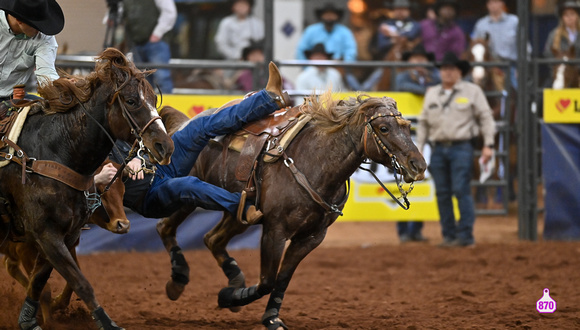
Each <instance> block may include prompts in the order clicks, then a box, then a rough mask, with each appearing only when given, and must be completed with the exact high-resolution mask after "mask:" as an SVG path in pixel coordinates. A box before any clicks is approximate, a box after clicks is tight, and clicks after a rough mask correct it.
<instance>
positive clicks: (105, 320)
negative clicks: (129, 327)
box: [91, 307, 125, 330]
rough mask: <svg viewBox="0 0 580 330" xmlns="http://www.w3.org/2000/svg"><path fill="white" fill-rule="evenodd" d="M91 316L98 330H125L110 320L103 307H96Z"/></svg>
mask: <svg viewBox="0 0 580 330" xmlns="http://www.w3.org/2000/svg"><path fill="white" fill-rule="evenodd" d="M91 315H92V316H93V320H95V322H97V328H99V330H125V328H121V327H120V326H118V325H117V324H116V323H115V322H114V321H113V320H111V318H110V317H109V315H107V313H106V312H105V310H104V309H103V307H98V308H97V309H95V310H94V311H93V312H92V313H91Z"/></svg>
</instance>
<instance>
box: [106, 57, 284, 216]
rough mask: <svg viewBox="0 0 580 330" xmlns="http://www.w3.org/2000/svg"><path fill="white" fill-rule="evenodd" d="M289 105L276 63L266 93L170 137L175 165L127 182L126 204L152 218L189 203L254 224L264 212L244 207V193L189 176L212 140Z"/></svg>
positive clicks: (192, 123) (123, 154) (191, 123)
mask: <svg viewBox="0 0 580 330" xmlns="http://www.w3.org/2000/svg"><path fill="white" fill-rule="evenodd" d="M289 101H290V100H289V99H288V97H287V94H286V93H283V92H282V77H281V76H280V72H279V71H278V68H276V66H275V65H274V64H273V63H272V64H270V76H269V80H268V83H267V85H266V88H265V89H263V90H261V91H259V92H257V93H255V94H253V95H251V96H249V97H248V98H245V99H244V100H242V101H241V102H240V103H239V104H236V105H233V106H230V107H226V108H223V109H222V110H221V111H219V112H216V113H215V114H213V115H208V116H203V117H198V118H197V119H196V120H191V121H188V122H187V125H185V127H183V128H181V129H180V130H179V131H177V132H176V133H174V134H173V136H172V137H171V138H172V139H173V142H174V145H175V150H174V152H173V155H172V156H171V164H168V165H158V166H157V170H156V172H155V174H154V175H152V174H144V173H143V172H140V174H141V175H140V176H134V177H133V179H136V181H137V182H136V183H134V184H126V186H125V198H124V200H123V204H124V205H125V206H127V207H130V208H131V209H132V210H133V211H135V212H137V213H139V214H141V215H143V216H144V217H148V218H160V217H167V216H169V215H171V214H172V213H173V212H175V211H177V210H179V209H180V208H181V207H183V206H185V205H192V206H199V207H203V208H204V209H207V210H227V211H228V212H230V213H232V214H237V215H238V216H240V217H242V218H243V219H244V220H246V221H248V222H250V223H255V222H256V221H258V220H259V219H260V218H261V217H262V213H261V212H260V211H259V210H257V209H256V207H255V206H254V205H251V203H248V202H246V203H245V204H241V203H240V198H241V194H240V193H239V192H235V193H232V192H229V191H227V190H225V189H222V188H220V187H217V186H214V185H211V184H209V183H206V182H203V181H201V180H200V179H198V178H197V177H194V176H189V171H190V170H191V168H192V167H193V165H194V163H195V161H196V159H197V157H198V156H199V153H200V152H201V151H202V149H203V148H204V147H205V146H206V145H207V143H208V142H209V140H210V139H211V138H214V137H216V136H220V135H225V134H229V133H232V132H236V131H238V130H239V129H241V127H242V126H243V125H244V124H246V123H248V122H251V121H255V120H258V119H260V118H262V117H264V116H266V115H268V114H271V113H273V112H274V111H276V110H278V109H280V108H281V107H285V106H286V105H288V104H289ZM128 148H130V147H128V146H127V145H125V147H124V148H122V149H121V150H120V151H121V153H120V154H119V153H116V151H117V150H116V149H115V150H114V153H113V159H114V160H116V161H119V160H120V159H124V157H126V156H127V152H128ZM135 165H140V163H139V162H137V164H135ZM133 169H134V168H133ZM238 208H239V209H240V210H238Z"/></svg>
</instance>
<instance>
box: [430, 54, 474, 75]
mask: <svg viewBox="0 0 580 330" xmlns="http://www.w3.org/2000/svg"><path fill="white" fill-rule="evenodd" d="M442 66H455V67H457V68H458V69H459V70H461V75H462V76H464V77H465V75H467V73H469V70H471V64H469V62H467V61H465V60H460V59H459V58H457V55H455V53H454V52H447V53H445V55H443V60H441V62H439V63H437V65H436V67H438V68H441V67H442Z"/></svg>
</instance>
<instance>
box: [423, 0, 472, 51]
mask: <svg viewBox="0 0 580 330" xmlns="http://www.w3.org/2000/svg"><path fill="white" fill-rule="evenodd" d="M434 9H435V14H436V15H437V18H436V19H435V20H431V19H426V20H423V21H421V38H422V40H423V45H424V46H425V49H427V51H429V52H433V53H434V54H435V59H436V60H437V61H441V60H442V59H443V55H444V54H445V53H446V52H448V51H451V52H453V53H455V55H457V56H458V57H459V56H461V54H462V53H463V52H464V51H465V33H463V30H461V28H460V27H459V25H457V24H456V23H455V16H456V15H457V12H458V11H459V4H458V3H457V1H454V0H438V1H437V2H436V3H435V8H434Z"/></svg>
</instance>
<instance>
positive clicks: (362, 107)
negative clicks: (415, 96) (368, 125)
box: [302, 91, 409, 133]
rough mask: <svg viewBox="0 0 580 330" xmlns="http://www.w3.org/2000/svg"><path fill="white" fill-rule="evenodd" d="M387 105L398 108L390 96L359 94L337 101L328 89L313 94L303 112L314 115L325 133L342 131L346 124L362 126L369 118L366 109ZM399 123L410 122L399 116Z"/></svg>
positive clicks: (392, 108) (406, 123) (315, 121)
mask: <svg viewBox="0 0 580 330" xmlns="http://www.w3.org/2000/svg"><path fill="white" fill-rule="evenodd" d="M376 107H387V108H389V109H391V110H396V109H397V108H396V102H395V101H394V100H393V99H391V98H389V97H381V98H379V97H370V96H369V95H367V94H358V95H357V96H356V97H349V98H347V99H344V100H340V101H335V100H334V99H333V98H332V92H331V91H326V92H325V93H324V94H322V95H320V96H319V97H316V96H315V95H312V96H311V97H310V98H308V99H307V100H306V103H305V105H304V106H303V107H302V112H304V113H305V114H308V115H310V116H312V119H313V121H314V123H315V125H316V126H317V127H319V128H320V129H321V130H322V131H323V132H325V133H335V132H338V131H341V130H342V129H344V128H345V127H346V125H351V126H362V125H363V124H364V123H365V121H366V120H367V118H366V117H365V115H366V110H367V109H369V108H376ZM397 122H398V124H399V125H409V122H408V121H407V120H405V119H403V118H401V117H397Z"/></svg>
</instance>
